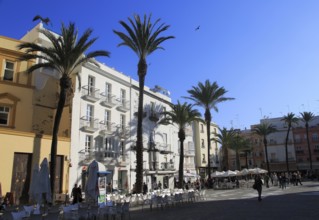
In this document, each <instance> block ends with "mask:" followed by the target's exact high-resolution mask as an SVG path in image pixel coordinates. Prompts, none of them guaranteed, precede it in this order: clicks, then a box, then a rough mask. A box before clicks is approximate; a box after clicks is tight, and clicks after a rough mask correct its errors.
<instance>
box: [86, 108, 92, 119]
mask: <svg viewBox="0 0 319 220" xmlns="http://www.w3.org/2000/svg"><path fill="white" fill-rule="evenodd" d="M93 118H94V106H93V105H87V106H86V120H87V121H93Z"/></svg>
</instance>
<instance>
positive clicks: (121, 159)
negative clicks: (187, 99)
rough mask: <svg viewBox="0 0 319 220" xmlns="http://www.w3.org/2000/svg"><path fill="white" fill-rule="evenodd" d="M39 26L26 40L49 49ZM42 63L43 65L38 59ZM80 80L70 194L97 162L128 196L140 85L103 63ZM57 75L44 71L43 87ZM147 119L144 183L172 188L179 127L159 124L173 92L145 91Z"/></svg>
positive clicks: (188, 143)
mask: <svg viewBox="0 0 319 220" xmlns="http://www.w3.org/2000/svg"><path fill="white" fill-rule="evenodd" d="M38 28H43V26H42V24H39V25H38V26H36V27H35V28H33V29H32V30H31V31H29V32H28V34H27V35H26V36H25V37H24V39H23V40H25V41H29V42H37V43H39V44H41V45H49V42H48V41H47V39H45V38H44V36H43V35H42V34H39V33H38ZM37 62H41V61H37ZM78 73H79V76H80V78H77V77H75V78H74V79H73V90H74V91H73V92H74V94H73V99H72V100H71V102H70V111H71V113H70V114H71V118H70V119H69V120H71V150H70V151H71V152H70V158H67V160H68V161H67V162H68V163H69V164H70V165H69V176H67V177H65V178H67V179H68V181H67V182H68V185H69V191H70V190H71V189H72V187H73V185H74V184H75V183H77V184H78V185H82V187H83V188H84V186H85V183H86V178H87V167H88V165H89V164H90V163H91V162H92V160H94V159H95V160H96V161H98V162H100V164H102V165H104V166H105V168H106V170H108V171H110V172H111V174H109V175H108V176H107V180H106V181H107V182H108V183H111V184H112V186H113V188H115V189H121V190H124V191H126V192H129V191H130V190H131V189H132V188H133V184H134V183H135V179H136V177H135V174H136V172H135V167H136V154H135V149H134V146H135V143H136V125H137V109H138V96H139V92H138V82H137V81H136V80H133V79H132V78H131V77H129V76H126V75H124V74H122V73H120V72H118V71H116V70H114V69H113V68H110V67H108V66H106V65H104V64H102V63H100V66H99V67H98V66H96V65H94V64H92V63H87V64H85V65H84V66H82V67H81V68H80V69H79V70H78ZM50 77H55V78H58V76H56V75H55V73H54V72H53V73H50V74H49V75H43V73H40V76H38V77H37V79H39V80H38V81H39V89H41V87H42V85H43V83H45V82H46V80H50ZM144 91H145V93H144V115H145V117H144V119H143V141H144V154H143V158H144V159H143V164H144V165H143V166H144V167H143V168H144V170H143V175H144V176H143V179H144V182H145V183H147V184H148V188H149V189H152V188H153V186H154V183H158V182H161V184H162V187H168V188H173V187H174V181H175V179H178V178H177V173H178V165H179V140H178V128H177V126H174V125H159V124H158V121H159V120H160V117H162V116H161V115H160V113H161V112H163V111H169V110H170V106H169V105H170V103H171V98H170V97H169V92H168V91H167V90H165V89H163V88H161V87H159V86H156V87H155V88H154V89H150V88H148V87H146V86H145V88H144ZM184 146H185V159H184V170H185V172H184V173H196V169H195V149H194V140H193V130H192V126H189V128H187V130H186V139H185V142H184Z"/></svg>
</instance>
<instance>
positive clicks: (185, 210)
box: [131, 181, 319, 220]
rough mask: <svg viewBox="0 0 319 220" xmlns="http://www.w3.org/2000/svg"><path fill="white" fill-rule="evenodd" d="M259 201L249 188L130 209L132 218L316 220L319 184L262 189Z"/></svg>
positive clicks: (154, 219) (132, 219)
mask: <svg viewBox="0 0 319 220" xmlns="http://www.w3.org/2000/svg"><path fill="white" fill-rule="evenodd" d="M262 199H263V200H262V201H261V202H258V201H257V191H255V190H253V189H250V188H240V189H229V190H207V193H206V200H203V201H199V202H195V203H184V204H180V205H177V206H174V207H165V208H164V209H160V208H157V209H153V210H152V211H151V210H150V209H144V210H141V209H135V210H134V209H132V211H131V220H135V219H145V220H147V219H152V220H157V219H158V220H163V219H174V220H178V219H183V220H188V219H189V220H190V219H194V220H200V219H203V220H204V219H205V220H209V219H214V220H215V219H237V220H242V219H257V220H263V219H265V220H266V219H267V220H275V219H280V220H282V219H289V220H291V219H300V220H307V219H319V208H318V205H319V182H317V181H316V182H304V183H303V185H302V186H288V187H287V188H286V189H284V190H282V189H280V188H279V187H277V186H274V187H270V188H266V187H263V193H262Z"/></svg>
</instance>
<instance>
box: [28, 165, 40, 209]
mask: <svg viewBox="0 0 319 220" xmlns="http://www.w3.org/2000/svg"><path fill="white" fill-rule="evenodd" d="M39 173H40V169H39V165H38V164H35V165H34V167H33V170H32V177H31V183H30V188H29V196H30V199H31V200H33V201H36V202H37V203H40V201H41V195H40V193H39Z"/></svg>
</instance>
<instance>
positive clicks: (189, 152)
mask: <svg viewBox="0 0 319 220" xmlns="http://www.w3.org/2000/svg"><path fill="white" fill-rule="evenodd" d="M184 156H195V150H185V151H184Z"/></svg>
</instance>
